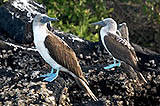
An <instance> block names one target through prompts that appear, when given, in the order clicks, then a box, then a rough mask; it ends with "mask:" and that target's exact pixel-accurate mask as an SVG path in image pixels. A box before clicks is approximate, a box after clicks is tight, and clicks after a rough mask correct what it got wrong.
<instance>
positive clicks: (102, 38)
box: [100, 27, 112, 56]
mask: <svg viewBox="0 0 160 106" xmlns="http://www.w3.org/2000/svg"><path fill="white" fill-rule="evenodd" d="M100 36H101V41H102V44H103V46H104V48H105V49H106V50H107V52H108V53H109V55H111V56H112V54H111V53H110V52H109V50H108V49H107V47H106V44H105V41H104V37H105V36H107V31H106V28H105V27H102V28H101V30H100Z"/></svg>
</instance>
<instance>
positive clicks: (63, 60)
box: [33, 14, 98, 101]
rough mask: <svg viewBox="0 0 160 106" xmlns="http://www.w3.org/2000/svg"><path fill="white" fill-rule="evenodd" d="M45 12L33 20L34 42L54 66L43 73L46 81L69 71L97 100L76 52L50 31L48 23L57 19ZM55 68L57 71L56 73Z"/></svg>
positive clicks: (45, 58) (46, 59)
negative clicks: (59, 73)
mask: <svg viewBox="0 0 160 106" xmlns="http://www.w3.org/2000/svg"><path fill="white" fill-rule="evenodd" d="M57 20H58V19H56V18H50V17H48V16H47V15H45V14H38V15H36V16H35V18H34V20H33V35H34V44H35V46H36V48H37V49H38V52H39V53H40V55H41V56H42V57H43V59H44V60H45V61H46V62H47V63H48V64H49V65H50V66H51V67H52V70H51V73H49V74H46V75H42V76H41V77H46V78H45V79H44V80H45V81H49V82H51V81H53V80H54V79H56V77H57V76H58V72H59V70H60V71H63V72H67V73H69V74H70V75H72V76H73V77H74V79H75V80H76V82H77V83H78V85H79V86H80V87H82V88H83V89H84V90H85V91H86V93H87V94H88V95H89V96H90V97H92V98H93V99H94V100H95V101H97V100H98V99H97V98H96V96H95V95H94V94H93V93H92V91H91V90H90V88H89V87H88V82H87V80H86V79H85V77H84V75H83V72H82V69H81V67H80V65H79V62H78V60H77V57H76V54H75V52H74V51H73V50H72V48H70V47H69V46H68V44H67V43H66V42H64V41H63V40H62V39H61V38H60V37H58V36H56V35H55V34H53V33H52V32H50V31H49V30H48V29H47V27H46V25H47V23H48V22H50V21H57ZM54 69H55V70H56V72H55V73H54V72H53V71H54Z"/></svg>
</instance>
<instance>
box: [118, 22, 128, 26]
mask: <svg viewBox="0 0 160 106" xmlns="http://www.w3.org/2000/svg"><path fill="white" fill-rule="evenodd" d="M126 25H127V23H125V22H123V23H121V24H119V25H118V27H122V26H126Z"/></svg>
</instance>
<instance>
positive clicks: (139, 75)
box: [136, 71, 147, 83]
mask: <svg viewBox="0 0 160 106" xmlns="http://www.w3.org/2000/svg"><path fill="white" fill-rule="evenodd" d="M136 73H137V76H138V78H140V79H141V81H143V82H144V83H147V81H146V79H145V78H144V76H143V75H142V74H141V73H140V72H138V71H136Z"/></svg>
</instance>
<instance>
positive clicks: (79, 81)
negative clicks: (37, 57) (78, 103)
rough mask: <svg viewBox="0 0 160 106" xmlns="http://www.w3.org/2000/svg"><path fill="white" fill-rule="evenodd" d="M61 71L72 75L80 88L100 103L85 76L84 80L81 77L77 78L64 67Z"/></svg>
mask: <svg viewBox="0 0 160 106" xmlns="http://www.w3.org/2000/svg"><path fill="white" fill-rule="evenodd" d="M60 70H61V71H63V72H67V73H69V74H70V75H72V76H73V78H74V79H75V80H76V82H77V84H78V85H79V87H80V88H82V89H83V90H85V91H86V93H87V94H88V96H89V97H91V98H93V100H94V101H98V99H97V98H96V96H95V95H94V94H93V92H92V91H91V89H90V88H89V87H88V82H87V80H86V79H85V78H84V77H83V76H81V77H82V78H80V77H79V76H76V75H75V74H74V73H72V72H71V71H69V70H68V69H66V68H64V67H61V68H60Z"/></svg>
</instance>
